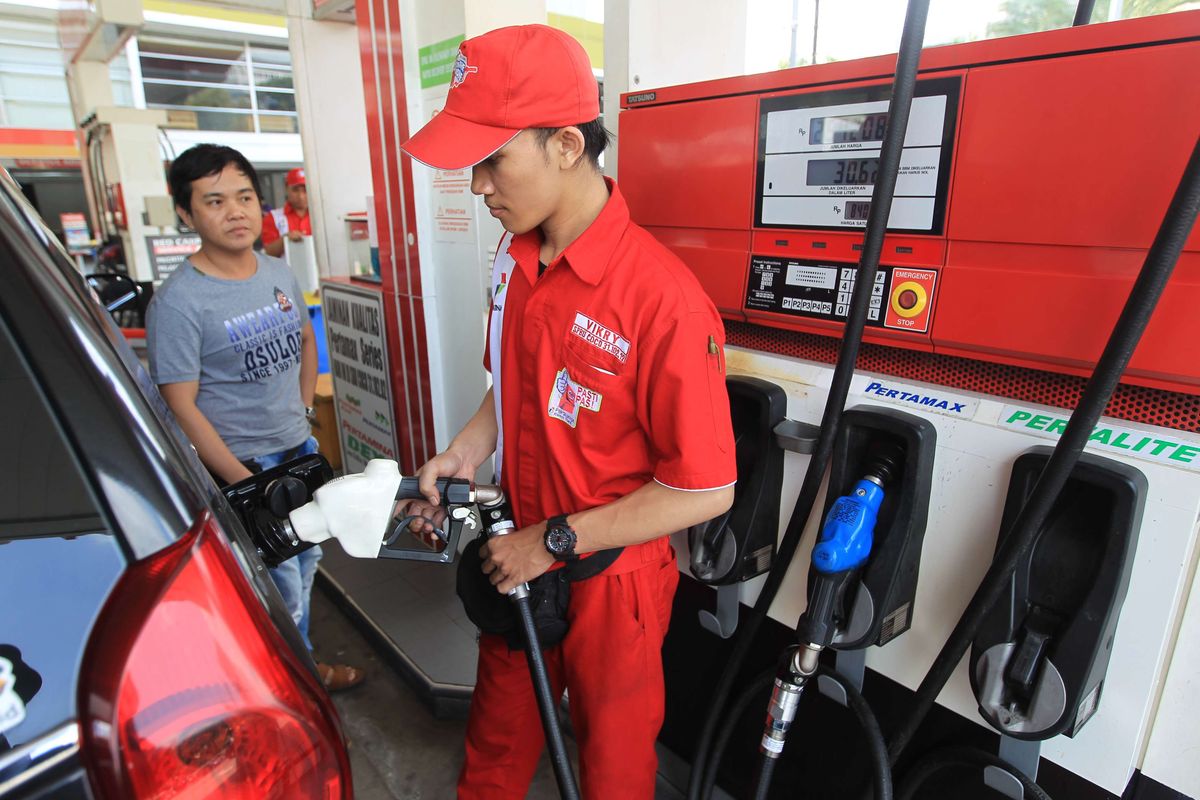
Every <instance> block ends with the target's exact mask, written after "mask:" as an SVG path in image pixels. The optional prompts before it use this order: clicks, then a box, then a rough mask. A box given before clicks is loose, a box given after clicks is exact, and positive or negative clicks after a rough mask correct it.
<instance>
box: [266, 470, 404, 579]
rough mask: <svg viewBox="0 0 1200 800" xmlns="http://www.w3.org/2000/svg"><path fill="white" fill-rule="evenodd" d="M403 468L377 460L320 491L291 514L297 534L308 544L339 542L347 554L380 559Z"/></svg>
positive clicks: (331, 482)
mask: <svg viewBox="0 0 1200 800" xmlns="http://www.w3.org/2000/svg"><path fill="white" fill-rule="evenodd" d="M400 479H401V476H400V466H399V465H398V464H397V463H396V462H395V461H392V460H391V459H386V458H376V459H372V460H371V461H369V462H367V466H366V469H364V470H363V471H362V472H360V473H357V474H355V475H347V476H345V477H343V478H337V479H335V480H332V481H330V482H329V483H327V484H325V485H324V486H322V487H321V488H320V489H317V491H316V492H315V493H313V500H312V502H310V503H306V504H305V505H303V506H301V507H300V508H297V509H296V510H295V511H293V512H292V513H291V514H289V515H288V519H290V520H291V523H292V529H293V530H294V531H295V532H296V535H297V536H298V537H300V538H301V539H302V540H304V541H306V542H314V543H317V542H323V541H325V540H326V539H329V538H331V537H332V538H334V539H337V540H338V541H339V542H340V543H341V545H342V549H343V550H345V551H346V554H347V555H350V556H354V557H355V558H378V557H379V549H380V547H381V546H382V545H383V540H384V539H385V538H386V537H387V535H388V523H389V522H390V521H391V519H392V512H393V509H394V507H395V505H396V492H397V490H398V489H399V488H400Z"/></svg>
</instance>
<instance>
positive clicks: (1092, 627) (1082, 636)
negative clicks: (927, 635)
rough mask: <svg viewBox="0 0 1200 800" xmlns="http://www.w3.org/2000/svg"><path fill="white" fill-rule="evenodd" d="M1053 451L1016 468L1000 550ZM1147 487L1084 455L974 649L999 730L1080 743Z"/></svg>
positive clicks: (974, 663) (981, 690) (1027, 456)
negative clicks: (1077, 735) (1068, 738)
mask: <svg viewBox="0 0 1200 800" xmlns="http://www.w3.org/2000/svg"><path fill="white" fill-rule="evenodd" d="M1053 452H1054V450H1053V448H1050V447H1043V446H1039V447H1034V448H1031V449H1030V450H1028V451H1026V452H1025V453H1023V454H1022V455H1020V456H1019V457H1018V458H1017V460H1016V461H1015V462H1014V464H1013V469H1012V477H1011V479H1010V481H1009V486H1008V495H1007V498H1006V500H1005V505H1004V515H1003V518H1002V521H1001V526H1000V530H1001V533H1000V536H999V537H998V538H997V542H996V549H997V550H999V549H1000V548H1001V547H1002V546H1003V544H1004V542H1005V541H1006V539H1007V537H1008V536H1009V535H1010V533H1011V530H1012V526H1013V523H1014V522H1015V520H1016V518H1017V516H1018V514H1019V513H1020V511H1021V508H1022V507H1023V506H1024V505H1025V502H1026V501H1027V500H1028V498H1029V496H1030V495H1031V494H1032V493H1033V489H1034V487H1035V486H1036V484H1037V481H1038V478H1039V477H1040V476H1041V474H1042V470H1043V469H1044V468H1045V466H1046V464H1047V463H1048V462H1049V460H1050V456H1051V454H1052V453H1053ZM1147 487H1148V482H1147V480H1146V476H1145V475H1144V474H1142V472H1141V471H1140V470H1139V469H1137V468H1136V467H1132V466H1130V465H1128V464H1124V463H1121V462H1119V461H1114V460H1112V459H1109V458H1104V457H1102V456H1098V455H1095V454H1094V453H1083V454H1082V455H1081V456H1080V458H1079V461H1078V463H1077V464H1076V465H1075V468H1074V469H1073V470H1072V472H1071V475H1070V477H1069V478H1068V479H1067V482H1066V484H1065V485H1064V486H1063V490H1062V492H1061V493H1060V494H1059V496H1058V498H1057V499H1056V500H1055V501H1054V505H1053V506H1052V507H1051V509H1050V513H1049V514H1048V515H1047V517H1046V522H1045V523H1044V524H1043V526H1042V529H1041V530H1040V531H1039V532H1038V534H1037V537H1036V538H1035V539H1034V542H1033V545H1032V546H1031V547H1030V548H1029V551H1028V552H1027V553H1025V554H1024V556H1022V558H1021V560H1020V561H1019V562H1018V564H1017V568H1016V570H1015V571H1014V573H1013V575H1012V578H1011V579H1010V581H1009V584H1008V588H1007V590H1006V592H1005V593H1004V595H1002V596H1001V598H1000V599H999V601H998V602H997V603H996V605H995V606H994V607H993V608H992V610H991V611H990V612H989V613H988V615H987V616H986V617H985V618H984V621H983V624H982V625H981V627H980V629H979V632H978V633H977V634H976V636H975V639H974V641H973V642H972V645H971V661H970V663H971V669H970V670H969V675H970V679H971V689H972V691H973V692H974V693H975V698H976V700H977V701H978V702H979V713H980V714H981V715H982V716H983V718H984V719H985V720H987V722H988V723H989V724H990V725H991V726H992V727H994V728H995V729H996V730H998V731H1000V732H1001V733H1003V734H1006V735H1008V736H1011V737H1013V738H1016V739H1024V740H1043V739H1048V738H1050V737H1052V736H1057V735H1058V734H1060V733H1061V734H1066V735H1067V736H1074V735H1075V733H1077V732H1078V731H1079V730H1080V729H1081V728H1082V727H1083V725H1084V724H1085V723H1086V722H1087V721H1088V720H1089V719H1090V718H1091V717H1092V715H1093V714H1094V713H1095V712H1096V709H1097V708H1098V707H1099V703H1100V696H1101V693H1102V691H1103V686H1104V678H1105V675H1106V673H1107V671H1108V661H1109V658H1110V656H1111V655H1112V645H1113V637H1114V636H1115V634H1116V628H1117V623H1118V621H1119V619H1120V614H1121V606H1122V604H1123V603H1124V600H1125V594H1126V591H1127V590H1128V588H1129V575H1130V572H1131V571H1132V569H1133V556H1134V553H1135V551H1136V549H1137V540H1138V534H1139V532H1140V529H1141V522H1142V514H1143V511H1144V509H1145V503H1146V493H1147Z"/></svg>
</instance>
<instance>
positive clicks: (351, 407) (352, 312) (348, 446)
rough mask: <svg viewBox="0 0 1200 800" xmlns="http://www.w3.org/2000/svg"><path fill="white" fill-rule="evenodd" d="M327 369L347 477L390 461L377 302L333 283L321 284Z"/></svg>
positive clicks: (392, 446)
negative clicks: (377, 460) (370, 465)
mask: <svg viewBox="0 0 1200 800" xmlns="http://www.w3.org/2000/svg"><path fill="white" fill-rule="evenodd" d="M321 304H322V306H323V308H324V316H325V337H326V342H327V343H328V345H329V370H330V372H331V373H332V374H333V396H334V401H335V402H334V407H335V409H336V411H337V419H338V435H339V436H340V438H341V442H342V460H343V462H344V464H345V470H346V472H347V473H353V472H361V471H362V470H363V468H364V467H365V466H366V465H367V462H368V461H370V460H371V459H372V458H390V459H395V458H396V452H397V447H396V432H395V431H396V426H395V420H394V418H393V414H392V391H391V382H390V381H389V380H388V356H387V340H386V338H385V336H384V327H383V298H382V296H381V295H380V294H379V293H378V292H373V291H370V290H367V289H359V288H357V287H353V286H346V285H344V284H338V283H323V284H322V285H321Z"/></svg>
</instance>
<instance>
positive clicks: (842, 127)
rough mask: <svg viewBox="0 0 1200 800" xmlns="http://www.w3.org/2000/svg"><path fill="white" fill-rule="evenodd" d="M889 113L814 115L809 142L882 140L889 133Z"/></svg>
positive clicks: (836, 142)
mask: <svg viewBox="0 0 1200 800" xmlns="http://www.w3.org/2000/svg"><path fill="white" fill-rule="evenodd" d="M887 121H888V115H887V114H847V115H844V116H840V117H813V119H812V122H811V123H810V129H809V134H808V143H809V144H841V143H842V142H882V141H883V135H884V134H885V133H887Z"/></svg>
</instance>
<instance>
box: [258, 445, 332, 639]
mask: <svg viewBox="0 0 1200 800" xmlns="http://www.w3.org/2000/svg"><path fill="white" fill-rule="evenodd" d="M315 452H317V440H316V439H315V438H314V437H312V436H310V437H309V438H308V441H307V442H305V443H304V444H302V445H301V446H300V447H299V448H298V449H297V450H295V451H292V450H284V451H282V452H279V453H271V454H269V455H265V456H256V457H255V458H254V461H255V462H256V463H257V464H258V465H259V466H260V467H262V468H263V469H264V470H266V469H270V468H271V467H277V466H279V465H280V464H281V463H283V457H284V456H285V455H289V454H290V455H291V456H292V458H299V457H300V456H306V455H309V454H311V453H315ZM320 560H321V546H320V545H313V546H312V547H310V548H309V549H307V550H305V551H304V552H303V553H300V554H299V555H296V556H293V557H291V558H289V559H288V560H287V561H284V562H283V563H282V564H280V565H279V566H278V567H271V579H272V580H273V581H275V588H277V589H278V590H279V594H280V595H282V596H283V602H284V605H286V606H287V609H288V611H289V612H290V613H291V615H292V621H293V622H295V623H296V627H297V628H299V629H300V638H302V639H303V640H304V646H305V647H307V648H308V649H309V650H312V642H311V641H309V639H308V612H309V607H310V605H311V601H312V586H313V578H314V577H315V576H316V574H317V562H318V561H320Z"/></svg>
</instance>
